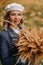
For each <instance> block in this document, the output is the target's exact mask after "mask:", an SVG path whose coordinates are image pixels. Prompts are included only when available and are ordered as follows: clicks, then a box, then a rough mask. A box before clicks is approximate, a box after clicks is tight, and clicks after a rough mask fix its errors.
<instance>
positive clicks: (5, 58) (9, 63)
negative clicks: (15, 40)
mask: <svg viewBox="0 0 43 65" xmlns="http://www.w3.org/2000/svg"><path fill="white" fill-rule="evenodd" d="M0 38H1V60H2V64H3V65H14V64H15V62H16V61H17V58H16V57H13V56H9V49H8V42H7V40H6V38H5V37H4V36H3V35H0Z"/></svg>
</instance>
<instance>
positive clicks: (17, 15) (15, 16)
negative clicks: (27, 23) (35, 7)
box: [9, 10, 22, 25]
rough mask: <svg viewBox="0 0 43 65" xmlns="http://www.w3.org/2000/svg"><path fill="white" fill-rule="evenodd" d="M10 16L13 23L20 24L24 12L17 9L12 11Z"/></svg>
mask: <svg viewBox="0 0 43 65" xmlns="http://www.w3.org/2000/svg"><path fill="white" fill-rule="evenodd" d="M9 18H10V21H11V22H12V23H14V24H16V25H18V24H19V23H20V21H21V19H22V13H21V12H20V11H17V10H14V11H11V12H10V15H9Z"/></svg>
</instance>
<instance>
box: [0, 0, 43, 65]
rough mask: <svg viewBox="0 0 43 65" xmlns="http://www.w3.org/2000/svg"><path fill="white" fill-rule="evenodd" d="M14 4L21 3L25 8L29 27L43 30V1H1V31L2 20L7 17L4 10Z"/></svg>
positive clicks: (26, 21)
mask: <svg viewBox="0 0 43 65" xmlns="http://www.w3.org/2000/svg"><path fill="white" fill-rule="evenodd" d="M12 2H15V3H20V4H22V5H23V6H24V7H25V10H24V13H23V15H24V20H25V25H26V26H27V27H31V28H33V27H35V26H37V27H41V28H43V0H0V30H1V29H2V25H3V21H1V19H2V18H3V16H4V15H5V10H4V8H5V6H6V5H7V4H9V3H12ZM40 63H41V64H40ZM0 65H1V64H0ZM39 65H43V61H41V60H40V62H39Z"/></svg>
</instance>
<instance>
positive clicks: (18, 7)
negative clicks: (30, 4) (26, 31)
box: [5, 3, 24, 12]
mask: <svg viewBox="0 0 43 65" xmlns="http://www.w3.org/2000/svg"><path fill="white" fill-rule="evenodd" d="M5 10H6V11H7V12H9V11H12V10H18V11H20V12H23V11H24V6H22V5H21V4H16V3H11V4H8V5H7V6H6V7H5Z"/></svg>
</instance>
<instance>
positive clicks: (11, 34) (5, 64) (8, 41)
mask: <svg viewBox="0 0 43 65" xmlns="http://www.w3.org/2000/svg"><path fill="white" fill-rule="evenodd" d="M5 10H6V15H5V16H4V20H6V22H4V23H3V30H2V31H1V33H0V42H1V62H2V65H15V63H16V61H17V59H18V56H14V54H16V53H18V48H17V47H16V45H14V44H13V43H12V42H14V43H17V42H18V41H19V35H20V30H21V29H22V25H23V23H24V22H23V19H22V13H23V11H24V7H23V6H22V5H21V4H16V3H11V4H8V5H7V6H6V7H5ZM7 21H10V22H7ZM11 23H12V24H13V25H12V24H11ZM17 65H23V63H22V61H21V60H20V61H19V63H18V64H17Z"/></svg>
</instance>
